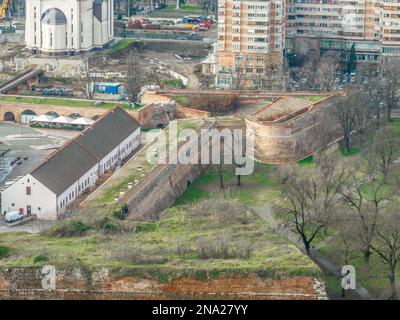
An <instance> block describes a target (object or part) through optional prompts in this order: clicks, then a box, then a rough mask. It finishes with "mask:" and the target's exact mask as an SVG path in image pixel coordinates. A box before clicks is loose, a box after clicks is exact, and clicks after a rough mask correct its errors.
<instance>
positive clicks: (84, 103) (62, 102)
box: [0, 96, 129, 109]
mask: <svg viewBox="0 0 400 320" xmlns="http://www.w3.org/2000/svg"><path fill="white" fill-rule="evenodd" d="M0 101H4V102H13V103H29V104H43V105H54V106H65V107H99V108H105V109H111V108H113V107H115V106H121V107H123V108H125V109H128V108H129V105H128V104H127V103H125V102H123V103H121V102H117V101H116V102H102V103H100V104H98V105H96V102H95V101H91V100H78V99H63V98H43V97H24V96H20V97H15V96H2V97H0Z"/></svg>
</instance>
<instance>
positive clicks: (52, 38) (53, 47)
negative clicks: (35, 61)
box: [42, 25, 67, 51]
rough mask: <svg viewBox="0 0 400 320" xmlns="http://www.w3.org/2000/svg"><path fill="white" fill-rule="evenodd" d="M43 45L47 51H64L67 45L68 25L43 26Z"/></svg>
mask: <svg viewBox="0 0 400 320" xmlns="http://www.w3.org/2000/svg"><path fill="white" fill-rule="evenodd" d="M42 30H43V39H42V40H43V43H42V49H43V50H46V51H64V50H65V48H66V46H67V44H66V40H67V38H66V36H65V33H66V32H67V26H66V25H43V26H42Z"/></svg>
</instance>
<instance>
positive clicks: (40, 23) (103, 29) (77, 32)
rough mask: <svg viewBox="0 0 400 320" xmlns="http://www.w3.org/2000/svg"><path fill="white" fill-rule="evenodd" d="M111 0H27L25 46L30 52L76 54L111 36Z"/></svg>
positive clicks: (98, 46) (99, 45) (101, 45)
mask: <svg viewBox="0 0 400 320" xmlns="http://www.w3.org/2000/svg"><path fill="white" fill-rule="evenodd" d="M113 6H114V0H68V1H65V0H26V27H25V42H26V46H27V47H28V48H29V49H31V50H32V52H33V53H44V54H48V55H64V54H70V55H73V54H76V53H81V52H86V51H91V50H95V49H101V48H104V47H106V46H107V45H108V44H109V43H110V42H111V41H112V40H113V38H114V28H113V23H114V18H113V16H114V9H113Z"/></svg>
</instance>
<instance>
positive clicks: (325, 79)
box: [315, 54, 339, 91]
mask: <svg viewBox="0 0 400 320" xmlns="http://www.w3.org/2000/svg"><path fill="white" fill-rule="evenodd" d="M338 68H339V58H338V57H337V56H335V55H333V54H326V55H324V56H322V57H321V58H320V59H319V60H318V67H317V70H316V72H315V76H316V83H317V84H318V87H319V88H320V90H324V91H330V90H332V89H333V85H334V83H335V72H336V70H337V69H338Z"/></svg>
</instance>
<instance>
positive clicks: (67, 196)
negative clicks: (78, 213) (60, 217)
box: [57, 164, 99, 214]
mask: <svg viewBox="0 0 400 320" xmlns="http://www.w3.org/2000/svg"><path fill="white" fill-rule="evenodd" d="M97 169H98V165H97V164H96V165H95V166H94V167H93V168H91V169H90V170H89V171H88V172H86V173H85V174H84V175H83V176H82V177H80V178H79V179H78V181H75V183H73V184H72V185H71V186H70V187H69V188H68V189H67V190H65V191H64V192H63V193H62V194H61V195H59V196H58V197H57V212H58V213H59V214H60V213H63V212H65V210H66V209H67V206H68V205H69V204H71V203H72V202H73V201H74V200H75V199H76V198H77V197H78V196H79V195H80V194H81V193H82V192H83V191H85V190H86V189H88V188H91V187H92V186H94V185H95V184H96V180H97V179H98V177H99V176H98V173H97V172H98V171H97Z"/></svg>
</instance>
